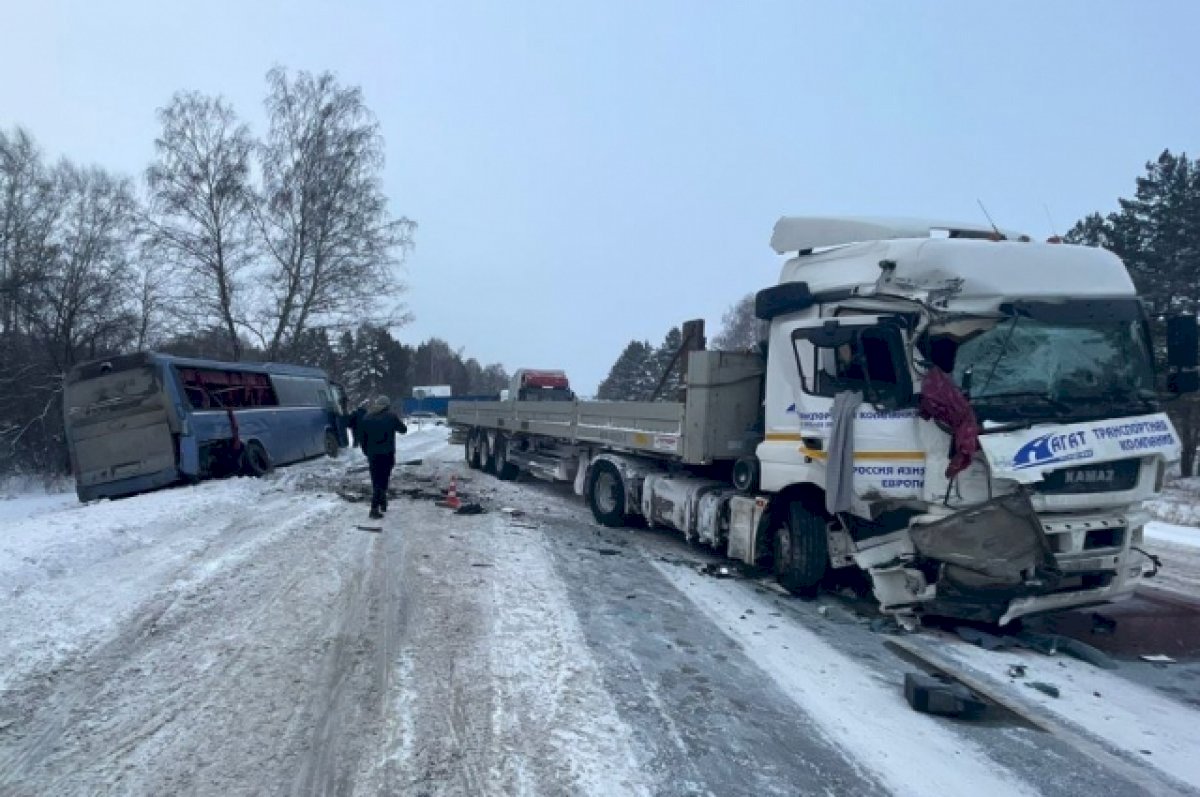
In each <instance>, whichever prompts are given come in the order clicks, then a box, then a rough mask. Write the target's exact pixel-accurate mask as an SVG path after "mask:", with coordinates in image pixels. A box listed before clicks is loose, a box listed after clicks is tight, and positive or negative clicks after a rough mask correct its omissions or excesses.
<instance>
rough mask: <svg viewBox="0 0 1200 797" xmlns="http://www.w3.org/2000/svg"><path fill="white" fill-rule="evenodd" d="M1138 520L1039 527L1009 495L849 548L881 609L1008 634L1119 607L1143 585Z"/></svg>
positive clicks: (1025, 503) (1027, 506)
mask: <svg viewBox="0 0 1200 797" xmlns="http://www.w3.org/2000/svg"><path fill="white" fill-rule="evenodd" d="M1144 523H1145V517H1144V516H1142V515H1140V513H1129V514H1125V515H1118V516H1112V515H1107V516H1097V515H1079V516H1054V518H1053V519H1052V520H1051V519H1050V518H1047V517H1039V516H1038V514H1037V513H1036V512H1035V511H1034V509H1033V505H1032V503H1031V502H1030V499H1029V497H1028V495H1027V494H1026V493H1024V492H1023V491H1022V492H1018V493H1014V494H1010V495H1006V496H1002V497H1000V498H996V499H994V500H991V501H987V502H986V503H983V504H980V505H978V506H976V507H972V508H970V509H967V510H963V511H960V512H956V513H954V514H950V515H944V516H932V515H925V516H921V517H918V518H915V519H914V521H913V523H912V525H910V526H909V528H907V529H904V530H902V531H899V532H895V533H894V534H891V535H888V536H887V537H883V538H876V539H872V540H867V541H864V542H862V543H859V544H858V545H857V548H858V550H857V553H855V554H854V557H853V558H854V559H855V561H856V563H857V564H858V565H859V566H860V567H862V568H863V569H865V570H867V572H868V573H869V574H870V575H871V578H872V582H873V586H874V592H875V597H876V598H877V599H878V601H879V604H880V607H881V608H882V609H883V610H884V611H886V612H891V613H896V614H906V613H907V614H915V613H921V614H932V615H940V616H947V617H956V618H962V619H969V620H977V621H982V622H994V623H998V624H1000V625H1004V624H1007V623H1009V622H1011V621H1013V620H1015V619H1016V618H1018V617H1022V616H1025V615H1029V614H1034V613H1039V612H1048V611H1059V610H1063V609H1070V608H1078V607H1082V606H1089V605H1096V604H1102V603H1109V602H1112V601H1119V600H1123V599H1125V598H1128V597H1129V596H1130V595H1132V593H1133V591H1134V589H1135V588H1136V585H1137V582H1138V580H1139V579H1140V578H1141V577H1142V572H1143V563H1142V561H1141V558H1140V557H1141V555H1140V554H1136V553H1135V554H1131V548H1130V546H1131V544H1136V543H1137V542H1140V538H1141V533H1142V526H1143V525H1144Z"/></svg>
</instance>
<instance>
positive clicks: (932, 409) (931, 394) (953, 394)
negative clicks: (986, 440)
mask: <svg viewBox="0 0 1200 797" xmlns="http://www.w3.org/2000/svg"><path fill="white" fill-rule="evenodd" d="M920 411H921V417H922V418H924V419H925V420H931V421H933V422H934V423H936V424H937V425H938V426H940V427H942V428H943V429H945V430H946V431H948V432H949V433H950V436H951V447H950V463H949V464H948V465H947V466H946V478H947V479H953V478H954V477H955V476H957V475H958V474H960V473H962V472H963V471H964V470H966V469H967V468H969V467H970V466H971V459H972V458H973V457H974V456H975V453H976V452H977V451H979V421H978V420H976V418H975V410H974V409H973V408H972V407H971V402H969V401H968V400H967V397H966V396H965V395H963V392H962V391H961V390H959V389H958V385H956V384H954V380H953V379H951V378H950V377H949V376H948V375H947V374H946V372H945V371H943V370H942V369H940V368H938V367H937V366H934V367H932V368H930V369H929V371H928V372H926V374H925V379H924V381H923V382H922V383H921V403H920Z"/></svg>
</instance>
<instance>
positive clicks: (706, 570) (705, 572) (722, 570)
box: [696, 562, 733, 578]
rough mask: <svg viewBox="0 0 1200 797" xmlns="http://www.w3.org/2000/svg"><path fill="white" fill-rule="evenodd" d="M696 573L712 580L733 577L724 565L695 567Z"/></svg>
mask: <svg viewBox="0 0 1200 797" xmlns="http://www.w3.org/2000/svg"><path fill="white" fill-rule="evenodd" d="M696 572H697V573H699V574H700V575H702V576H712V577H713V578H732V577H733V572H732V571H731V570H730V569H729V568H728V567H726V566H725V565H718V564H713V563H712V562H708V563H706V564H702V565H698V566H697V567H696Z"/></svg>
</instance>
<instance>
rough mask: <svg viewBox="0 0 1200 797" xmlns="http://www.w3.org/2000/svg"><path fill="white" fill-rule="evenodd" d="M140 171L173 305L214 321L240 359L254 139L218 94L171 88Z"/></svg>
mask: <svg viewBox="0 0 1200 797" xmlns="http://www.w3.org/2000/svg"><path fill="white" fill-rule="evenodd" d="M159 119H160V121H161V122H162V126H163V129H162V134H161V135H160V136H159V137H158V139H156V140H155V142H154V144H155V149H156V151H157V158H156V160H155V162H154V164H153V165H152V166H151V167H150V168H149V169H148V170H147V171H146V182H147V185H148V188H149V192H150V201H151V212H150V215H149V226H150V243H151V247H152V248H151V251H152V252H155V253H158V254H159V255H161V256H162V258H163V260H164V262H166V263H169V264H170V265H171V266H172V267H173V271H174V273H175V275H176V276H177V278H178V279H177V286H178V287H177V289H178V290H179V291H181V293H180V295H179V296H177V297H175V301H174V302H173V305H174V307H175V309H176V311H177V312H179V313H181V314H182V315H183V317H184V318H186V319H187V321H188V325H189V326H190V327H196V326H200V325H203V324H211V323H214V322H215V323H216V324H218V325H219V326H220V327H221V329H222V330H224V332H225V334H226V335H227V336H228V339H229V346H230V349H231V350H232V352H233V355H234V358H235V359H240V358H241V354H242V346H241V341H240V336H239V334H240V332H241V330H242V328H243V326H244V324H245V308H244V306H243V295H242V294H243V291H244V289H245V284H244V280H245V278H246V276H247V271H248V269H249V268H250V267H251V266H252V265H253V262H254V257H255V236H254V228H253V223H252V219H253V215H252V204H253V200H254V194H253V192H252V190H251V188H250V168H251V160H252V153H253V151H254V139H253V138H252V137H251V135H250V130H249V128H248V127H247V126H246V125H244V124H242V123H241V122H239V121H238V118H237V115H236V114H235V113H234V111H233V109H232V108H230V107H229V106H228V105H227V104H226V103H225V102H224V100H222V99H220V98H214V97H207V96H204V95H202V94H199V93H196V92H186V93H180V94H176V95H175V97H174V98H173V99H172V100H171V103H170V105H168V106H167V107H166V108H163V109H161V110H160V111H159Z"/></svg>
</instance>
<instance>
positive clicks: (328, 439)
mask: <svg viewBox="0 0 1200 797" xmlns="http://www.w3.org/2000/svg"><path fill="white" fill-rule="evenodd" d="M340 449H341V445H339V444H338V439H337V435H336V434H334V433H333V430H332V429H326V430H325V456H327V457H329V458H331V459H337V455H338V451H339V450H340Z"/></svg>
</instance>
